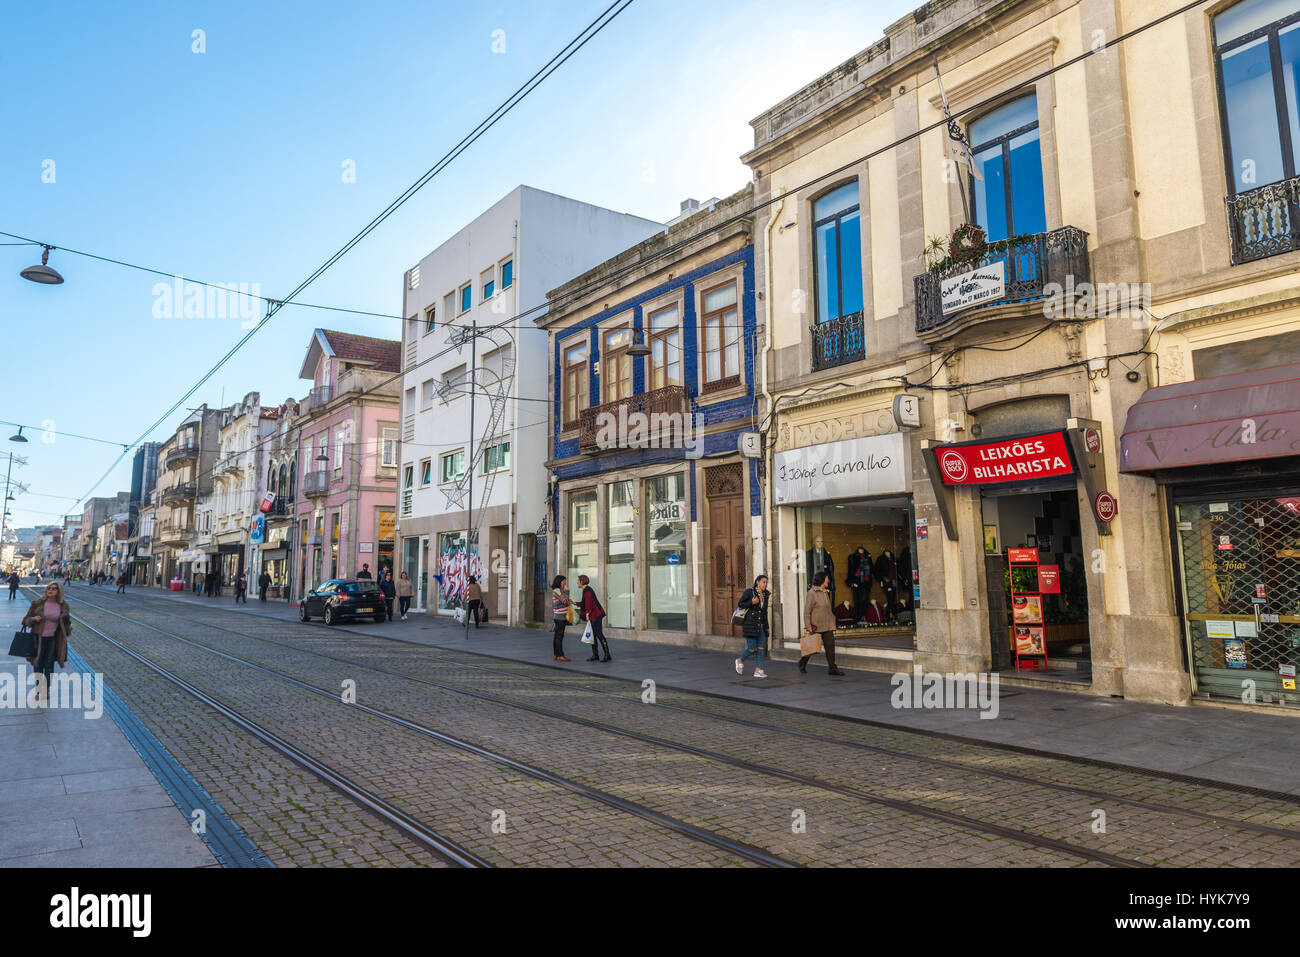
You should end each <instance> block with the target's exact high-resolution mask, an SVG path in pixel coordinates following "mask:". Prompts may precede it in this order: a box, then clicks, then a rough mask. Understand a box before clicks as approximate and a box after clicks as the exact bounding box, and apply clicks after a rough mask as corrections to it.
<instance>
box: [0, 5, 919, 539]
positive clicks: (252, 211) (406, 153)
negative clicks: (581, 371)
mask: <svg viewBox="0 0 1300 957" xmlns="http://www.w3.org/2000/svg"><path fill="white" fill-rule="evenodd" d="M606 6H608V0H605V2H600V0H597V2H576V0H570V2H547V0H542V2H529V3H522V2H520V3H482V4H477V3H476V4H472V5H471V4H451V3H396V2H370V3H366V4H355V3H338V2H330V0H325V2H316V3H311V4H307V3H275V4H266V3H247V2H223V3H207V4H203V3H187V4H177V3H172V2H168V3H163V2H156V3H155V2H148V3H145V2H141V3H131V4H127V3H122V4H102V3H92V2H85V3H59V2H51V3H43V4H9V5H7V7H6V10H5V13H4V23H3V33H0V115H3V116H4V117H5V130H4V134H3V137H4V149H3V150H0V230H3V231H5V232H10V233H17V234H20V235H23V236H30V237H33V238H36V239H39V240H42V241H45V242H50V243H53V244H55V245H59V244H63V245H66V246H68V247H71V248H75V249H81V250H86V251H88V252H93V253H96V254H99V255H103V256H109V257H112V258H115V259H122V260H127V261H130V262H136V263H141V264H144V265H148V266H152V267H155V268H159V269H163V270H166V271H169V272H179V273H181V274H183V275H184V276H186V277H189V278H195V279H202V280H207V281H213V282H236V283H250V284H251V283H258V284H260V287H261V291H262V294H263V295H266V296H272V297H274V296H277V295H280V296H282V295H285V294H287V293H288V292H289V291H290V290H291V289H292V288H293V287H294V286H296V285H297V284H298V282H299V281H301V280H302V279H303V278H305V277H306V276H307V275H308V274H309V273H310V272H311V271H312V270H314V269H315V268H316V267H317V266H318V265H319V264H320V263H321V262H323V261H324V260H325V259H326V258H327V257H328V256H329V255H331V254H332V253H333V252H334V251H335V250H336V249H337V248H339V247H340V246H341V245H342V244H343V243H344V242H345V241H346V240H347V239H349V238H350V237H351V236H352V235H353V233H355V232H356V231H357V230H358V229H359V228H360V227H361V226H363V225H364V224H365V223H367V222H368V221H369V220H370V219H371V218H372V217H373V216H374V215H375V214H376V213H377V212H379V211H380V210H381V209H383V208H384V207H385V206H386V205H387V204H388V203H389V202H390V201H391V200H392V199H393V198H394V197H395V196H396V195H397V194H398V193H400V192H401V191H402V190H403V189H405V188H406V187H407V186H408V185H409V184H410V183H412V182H413V181H414V180H415V179H416V178H417V177H418V176H419V175H420V174H422V173H423V172H424V171H425V170H426V169H428V168H429V167H430V166H432V165H433V163H434V162H435V161H436V160H437V158H438V157H440V156H441V155H442V154H443V153H444V152H446V150H447V149H448V148H449V147H450V146H452V145H454V144H455V143H456V142H457V141H459V140H460V139H461V137H462V136H464V135H465V133H467V132H468V131H469V130H470V129H472V128H473V127H474V126H476V125H477V124H478V122H479V121H480V120H481V119H482V118H483V117H484V116H485V115H486V114H487V113H488V112H489V111H490V110H491V109H492V108H493V107H495V106H496V105H497V104H498V103H499V102H500V101H501V100H503V99H504V98H505V97H506V96H508V95H509V94H510V93H511V92H512V91H513V90H514V89H515V87H517V86H518V85H519V84H520V83H522V82H523V81H524V80H525V79H527V78H528V77H529V76H530V75H532V73H533V72H534V71H535V70H537V69H538V68H539V67H540V66H541V65H542V64H543V63H545V62H546V61H547V60H548V59H549V58H550V57H551V56H552V55H553V54H554V53H555V52H556V51H557V50H558V49H560V47H562V46H563V44H564V43H566V42H567V41H568V40H569V39H570V38H571V37H572V36H573V35H575V34H577V33H578V31H579V30H580V29H582V27H583V26H585V25H586V24H587V23H588V22H590V21H591V20H593V19H594V18H595V17H596V16H597V15H598V14H599V13H600V12H601V11H602V10H604V9H605V7H606ZM913 6H915V4H914V3H913V2H911V0H907V2H901V3H900V2H895V0H882V2H871V3H863V2H861V0H854V2H838V0H825V2H819V0H808V2H800V3H798V4H797V5H794V4H791V3H789V2H788V0H784V2H782V0H750V2H743V0H710V2H707V3H699V2H694V3H692V2H685V0H637V2H635V3H633V5H632V6H631V7H630V8H629V9H628V10H627V11H626V12H624V13H623V14H622V15H621V16H620V17H618V19H616V20H615V21H614V22H613V23H612V24H611V25H610V26H609V27H607V28H606V29H605V30H604V31H602V32H601V33H600V34H599V35H598V36H597V37H596V38H595V39H593V40H592V41H591V42H590V43H588V44H587V46H586V47H584V48H583V49H582V50H581V51H580V52H579V53H578V54H577V55H575V56H574V57H573V58H572V59H570V60H569V61H568V63H566V64H565V65H564V66H563V67H562V68H561V69H560V71H559V72H557V73H556V74H555V76H553V77H552V78H551V79H549V80H548V81H547V82H546V83H545V84H543V85H542V86H541V87H540V88H539V89H538V90H537V91H536V92H535V93H533V94H532V95H531V96H530V97H529V98H528V99H527V100H525V101H524V102H523V103H522V104H521V105H520V106H518V107H517V108H516V109H515V110H514V111H513V112H512V113H511V114H510V115H509V116H507V117H506V118H505V119H504V120H503V121H502V122H501V123H499V124H498V125H497V126H496V127H495V128H494V129H493V130H492V131H490V132H489V133H488V134H487V135H486V136H485V137H483V138H482V139H480V140H479V141H478V142H477V143H476V144H475V145H474V146H473V147H471V149H470V151H469V152H467V153H466V154H465V155H464V156H463V157H462V158H460V159H459V160H457V161H456V163H455V164H454V165H453V166H451V167H450V168H449V169H448V170H447V171H446V172H445V173H443V174H441V175H439V176H438V177H437V178H435V179H434V180H433V181H432V182H431V183H429V184H428V185H427V186H426V187H425V188H424V189H423V190H422V191H421V192H420V193H418V194H417V195H416V196H415V197H414V198H413V199H412V200H411V201H410V202H408V203H407V204H406V205H405V206H404V207H403V208H402V209H401V210H400V211H399V212H398V213H396V214H395V215H394V216H393V217H392V218H390V219H389V220H388V221H387V222H386V223H385V224H384V225H383V226H381V227H380V228H379V230H378V231H377V232H375V233H374V234H373V235H371V236H370V237H369V238H368V239H366V240H365V241H364V242H363V243H362V244H361V245H360V246H359V247H358V248H356V249H355V250H354V251H352V252H351V253H349V254H348V256H347V257H346V258H345V259H343V260H342V261H341V262H340V263H339V264H337V265H336V266H335V267H334V268H333V269H331V270H330V271H329V272H328V273H327V274H326V275H325V276H324V277H322V278H321V279H320V280H318V281H317V282H316V283H315V284H314V285H312V286H311V287H310V288H309V289H308V290H307V291H306V292H304V293H303V294H302V295H301V296H300V299H301V300H302V301H304V302H312V303H323V304H328V305H334V306H344V307H348V308H355V309H364V310H370V311H375V312H380V313H388V314H391V315H394V316H395V315H397V314H398V312H399V311H400V308H401V281H402V274H403V272H404V270H405V269H407V268H408V267H409V266H411V265H413V264H414V263H415V262H417V261H418V260H419V259H420V258H421V257H422V256H424V255H425V254H427V253H428V252H429V251H430V250H432V249H433V248H434V247H435V246H437V245H438V244H439V243H440V242H442V241H443V240H444V239H445V238H447V237H448V236H449V235H451V234H452V233H454V232H455V231H456V230H457V229H459V228H460V227H461V226H463V225H464V224H465V223H466V222H468V221H469V220H471V219H473V218H474V217H475V216H476V215H478V213H479V212H480V211H482V210H483V209H484V208H486V207H487V206H488V205H490V204H491V203H492V202H494V201H496V200H497V199H499V198H500V197H501V196H503V195H504V194H505V193H507V192H508V191H509V190H510V189H512V188H513V187H514V186H516V185H518V184H519V183H527V184H528V185H531V186H535V187H538V188H540V189H546V190H551V191H553V192H557V193H562V194H565V195H568V196H572V197H574V198H577V199H581V200H584V201H586V202H592V203H597V204H600V205H604V206H608V207H611V208H613V209H617V210H620V211H625V212H630V213H635V214H637V215H641V216H646V217H649V218H651V219H657V220H664V219H667V218H669V217H671V216H673V215H675V213H676V212H677V209H678V204H679V202H680V201H681V200H682V199H684V198H686V197H688V196H694V197H696V198H699V199H707V198H708V197H710V196H715V195H716V196H725V195H727V194H728V193H730V192H732V191H734V190H736V189H738V188H740V187H741V186H743V185H744V183H745V182H746V181H747V180H748V171H747V170H746V169H745V167H744V166H743V165H742V164H741V163H740V161H739V159H738V157H739V155H740V154H741V153H742V152H743V151H744V150H746V149H747V148H748V147H749V146H751V145H752V132H751V130H750V127H749V120H750V119H752V118H753V117H754V116H755V115H757V114H758V113H760V112H762V111H763V110H765V109H767V108H768V107H770V106H772V105H773V104H775V103H776V102H777V101H779V100H780V99H782V98H783V97H785V96H787V95H789V94H790V93H792V92H794V91H795V90H796V89H798V88H799V87H800V86H801V85H803V84H804V83H807V82H808V81H810V80H812V79H814V78H816V77H817V76H819V75H821V74H822V73H824V72H826V71H827V70H829V69H831V68H833V67H834V66H836V65H837V64H839V63H841V62H843V61H844V60H846V59H848V58H849V57H850V56H852V55H853V54H854V53H856V52H857V51H859V50H861V49H862V48H864V47H866V46H868V45H870V44H871V43H873V42H874V41H876V40H877V39H879V38H880V36H881V35H882V30H883V28H884V27H885V26H886V25H887V24H888V23H890V22H892V21H893V20H896V19H898V18H899V17H900V16H903V15H904V14H905V13H907V12H908V11H909V10H911V9H912V8H913ZM200 29H201V30H203V31H204V40H205V45H206V52H204V53H202V54H199V53H195V52H193V50H192V46H193V43H194V41H193V39H192V34H193V31H194V30H200ZM498 30H501V31H504V41H505V51H504V52H503V53H497V52H494V51H493V42H494V31H498ZM498 46H499V44H498ZM46 160H53V161H54V182H53V183H46V182H42V171H43V164H44V163H45V161H46ZM347 160H351V161H353V162H354V163H355V169H356V182H355V183H344V182H343V181H342V180H343V176H342V172H343V169H342V164H343V163H344V162H345V161H347ZM7 241H9V240H6V239H4V238H3V237H0V242H7ZM39 253H40V250H39V249H37V248H35V247H10V246H0V317H2V321H3V328H4V330H5V333H6V335H5V352H4V371H5V373H6V374H5V375H4V377H3V379H2V380H0V420H4V421H7V422H19V423H26V424H31V425H35V426H41V425H42V424H43V423H46V422H47V421H52V422H53V423H54V427H55V430H54V433H53V434H54V441H52V442H47V441H42V436H41V432H39V431H38V432H36V433H35V434H33V435H32V436H31V438H32V441H31V442H30V443H29V444H27V445H25V446H20V445H17V444H9V443H5V449H4V450H5V451H7V450H10V449H12V450H14V451H16V452H18V453H19V454H22V455H26V456H27V457H28V459H29V464H28V465H27V467H26V468H21V469H15V478H18V479H21V480H22V481H24V482H26V483H28V484H30V486H31V494H28V495H23V496H20V497H19V499H18V500H17V501H16V502H14V503H12V507H11V511H12V512H13V515H14V517H13V519H12V520H11V522H10V524H11V525H17V526H29V525H36V524H47V523H54V522H57V521H58V517H59V516H60V515H61V514H63V513H64V512H67V511H74V509H73V504H74V500H75V499H76V498H78V497H80V496H82V495H83V494H85V493H86V492H87V491H88V490H89V489H90V487H91V485H93V484H94V482H95V481H96V480H97V479H99V477H100V476H101V475H102V474H103V473H104V471H105V470H106V469H107V468H108V467H109V466H110V464H111V463H112V461H113V459H114V458H115V456H116V454H117V452H116V451H115V450H114V449H113V448H112V447H110V446H108V445H100V444H94V443H90V442H86V441H82V440H77V439H73V438H69V437H66V436H64V437H59V432H60V431H62V432H75V433H81V434H83V435H90V436H96V437H100V438H104V439H109V440H112V441H115V442H120V443H130V442H133V441H134V440H135V439H136V438H137V437H138V436H139V435H140V433H141V432H142V431H143V430H144V429H145V428H146V427H147V426H148V425H149V424H150V423H152V422H153V421H154V420H155V419H157V418H158V416H159V415H161V414H162V413H163V412H164V411H165V410H166V409H167V408H168V407H169V406H170V405H171V404H172V403H173V402H175V401H176V400H177V399H179V398H180V396H181V395H183V394H184V392H185V391H186V390H187V389H188V388H189V387H190V386H191V385H192V384H193V383H194V382H195V381H196V380H197V379H198V378H199V377H200V376H201V375H202V374H203V373H205V372H206V371H207V370H208V368H210V367H211V365H212V363H213V362H214V361H215V360H216V359H217V358H218V357H219V356H220V355H221V354H223V353H224V352H225V351H226V350H227V349H228V348H229V347H230V346H232V345H233V344H234V343H235V342H236V341H237V340H238V339H239V338H240V336H241V335H243V334H244V332H245V330H244V329H242V328H241V326H240V321H239V320H238V319H224V320H222V319H209V320H195V319H184V318H156V317H155V316H154V314H153V305H154V296H153V293H152V290H153V286H154V283H155V282H157V281H158V279H157V277H152V276H149V275H146V274H143V273H138V272H134V271H131V270H127V269H123V268H121V267H118V266H111V265H108V264H104V263H98V262H94V261H92V260H88V259H85V258H81V257H76V256H71V255H68V254H66V253H60V252H58V251H56V252H55V253H54V254H53V256H52V257H51V260H50V262H51V265H53V266H55V267H56V268H57V269H58V270H59V271H60V272H61V273H62V274H63V275H64V277H65V279H66V280H67V281H66V282H65V284H64V285H62V286H55V287H45V286H37V285H35V284H33V283H28V282H25V281H23V280H22V279H20V278H19V277H18V275H17V274H18V271H19V270H20V269H22V268H23V267H25V266H27V265H30V264H32V263H34V262H38V261H39ZM318 326H322V327H328V328H336V329H343V330H347V331H351V332H357V333H362V334H366V335H377V336H386V337H390V338H397V337H398V335H399V323H398V321H397V320H385V319H371V318H363V317H357V316H349V315H345V314H339V313H330V312H324V311H320V310H315V309H305V308H294V307H289V308H286V309H284V310H282V311H281V312H280V313H279V314H278V315H277V316H276V317H275V319H274V320H273V321H272V322H271V323H270V324H269V325H268V326H267V328H265V329H263V330H262V331H261V332H260V333H259V334H258V335H257V336H256V337H255V338H254V339H253V340H252V341H251V342H250V343H249V344H248V345H247V346H245V348H244V350H243V351H242V352H241V353H240V354H239V355H238V356H237V357H236V358H235V359H234V360H232V362H231V363H230V364H228V365H227V366H226V367H225V368H224V369H223V370H222V371H221V372H220V373H219V374H218V375H217V376H216V377H215V378H214V379H213V380H211V381H210V382H209V383H208V384H207V385H205V387H204V388H203V390H202V391H201V392H199V393H198V394H196V396H195V397H194V399H193V400H192V401H191V402H190V403H188V404H189V405H197V404H198V403H200V402H205V401H206V402H207V403H209V404H210V405H214V406H215V405H218V404H221V403H222V402H223V401H224V402H225V403H227V404H228V403H230V402H231V401H234V400H235V399H238V398H240V397H242V396H243V395H244V394H245V393H247V392H250V391H258V392H260V393H261V394H262V400H263V402H264V403H265V404H276V403H279V402H281V401H283V400H284V399H286V398H290V397H296V396H301V395H303V394H304V393H305V392H306V388H305V385H306V383H304V382H301V381H299V380H298V378H297V375H298V370H299V367H300V364H301V362H302V357H303V355H304V353H305V350H306V348H307V344H308V338H309V336H310V334H311V330H312V329H314V328H316V327H318ZM183 415H184V413H178V414H177V415H176V416H174V417H173V418H172V420H170V421H169V422H168V423H167V424H166V425H164V426H163V427H160V428H159V429H158V430H157V431H156V432H155V433H154V434H153V435H151V436H150V438H152V439H158V440H161V439H163V438H165V437H166V436H167V435H168V434H170V432H171V431H172V429H173V428H174V427H175V425H176V424H177V422H179V420H180V418H181V417H182V416H183ZM2 428H4V429H5V434H6V435H8V434H10V433H12V432H13V429H12V427H8V426H5V427H2ZM129 485H130V458H129V457H128V458H127V459H125V460H124V461H123V462H122V463H121V464H120V465H119V466H118V468H117V469H116V470H115V471H114V472H113V473H112V474H111V475H110V476H109V478H108V479H107V480H105V481H104V483H103V484H102V485H100V486H99V488H98V489H97V491H96V493H95V494H101V495H102V494H111V493H113V492H115V491H117V490H119V489H123V490H124V489H127V488H129ZM59 496H62V498H60V497H59ZM75 511H80V506H77V507H76V509H75Z"/></svg>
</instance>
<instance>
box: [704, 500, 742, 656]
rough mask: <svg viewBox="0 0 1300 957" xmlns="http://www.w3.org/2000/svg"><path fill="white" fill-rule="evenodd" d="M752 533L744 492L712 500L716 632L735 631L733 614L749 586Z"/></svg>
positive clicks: (711, 571)
mask: <svg viewBox="0 0 1300 957" xmlns="http://www.w3.org/2000/svg"><path fill="white" fill-rule="evenodd" d="M748 537H749V536H748V534H747V531H746V523H745V500H744V498H743V497H742V496H740V495H732V496H727V497H725V498H717V497H715V498H711V499H710V500H709V574H710V576H711V581H710V587H711V588H712V595H713V615H712V619H713V621H712V625H713V634H715V635H731V634H735V632H734V631H733V629H732V625H731V614H732V612H734V611H735V610H736V605H737V604H738V603H739V602H740V594H741V592H743V591H744V590H745V588H746V587H747V586H748V584H749V582H748V580H747V579H748V576H749V562H748V560H747V552H748V549H747V541H748Z"/></svg>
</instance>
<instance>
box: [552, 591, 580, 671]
mask: <svg viewBox="0 0 1300 957" xmlns="http://www.w3.org/2000/svg"><path fill="white" fill-rule="evenodd" d="M551 617H552V618H553V619H554V622H553V624H554V625H555V632H554V634H553V635H552V637H551V651H552V652H554V654H555V660H556V661H568V660H569V659H568V658H566V657H565V656H564V626H565V625H572V624H573V623H574V620H575V617H574V611H573V599H572V598H570V597H569V580H568V579H567V578H565V577H564V576H563V575H556V576H555V581H553V582H551Z"/></svg>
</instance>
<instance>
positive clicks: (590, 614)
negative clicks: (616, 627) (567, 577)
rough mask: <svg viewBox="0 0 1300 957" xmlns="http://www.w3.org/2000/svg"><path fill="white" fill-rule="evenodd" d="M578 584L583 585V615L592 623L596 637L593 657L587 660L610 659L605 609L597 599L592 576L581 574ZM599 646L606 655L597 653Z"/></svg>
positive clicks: (592, 645) (592, 633) (593, 636)
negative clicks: (602, 655) (606, 638)
mask: <svg viewBox="0 0 1300 957" xmlns="http://www.w3.org/2000/svg"><path fill="white" fill-rule="evenodd" d="M578 584H579V585H581V586H582V611H581V616H582V617H583V618H584V619H586V620H587V622H588V623H589V624H590V625H591V637H592V638H593V639H594V640H593V641H592V643H591V657H590V658H588V659H587V660H588V661H609V660H610V658H609V643H608V642H607V641H605V609H604V607H603V606H602V605H601V603H600V602H599V601H598V600H597V599H596V590H595V589H594V588H592V587H591V579H590V578H588V577H587V576H586V575H579V576H578ZM598 648H599V649H600V651H601V652H603V653H604V657H601V656H600V655H599V654H597V653H596V651H597V649H598Z"/></svg>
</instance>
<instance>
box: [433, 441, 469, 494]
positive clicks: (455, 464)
mask: <svg viewBox="0 0 1300 957" xmlns="http://www.w3.org/2000/svg"><path fill="white" fill-rule="evenodd" d="M438 474H439V476H440V478H439V482H441V483H442V484H443V485H448V484H450V483H452V482H459V481H460V480H461V479H462V478H463V477H464V476H465V450H464V449H460V450H458V451H456V452H447V453H445V454H444V455H441V456H439V457H438Z"/></svg>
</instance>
